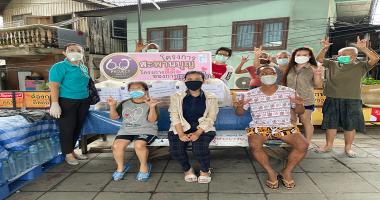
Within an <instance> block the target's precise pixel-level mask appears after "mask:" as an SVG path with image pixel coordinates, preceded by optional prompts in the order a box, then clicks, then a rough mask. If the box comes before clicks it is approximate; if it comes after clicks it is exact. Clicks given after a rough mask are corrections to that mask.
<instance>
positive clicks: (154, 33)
mask: <svg viewBox="0 0 380 200" xmlns="http://www.w3.org/2000/svg"><path fill="white" fill-rule="evenodd" d="M147 38H148V41H149V42H150V43H156V44H158V46H160V48H161V51H169V52H170V51H171V52H173V51H178V52H181V51H187V26H172V27H160V28H148V29H147Z"/></svg>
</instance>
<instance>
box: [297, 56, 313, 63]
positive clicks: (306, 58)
mask: <svg viewBox="0 0 380 200" xmlns="http://www.w3.org/2000/svg"><path fill="white" fill-rule="evenodd" d="M309 60H310V58H309V56H296V57H295V59H294V61H295V62H296V63H297V64H304V63H307V62H309Z"/></svg>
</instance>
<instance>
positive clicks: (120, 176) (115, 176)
mask: <svg viewBox="0 0 380 200" xmlns="http://www.w3.org/2000/svg"><path fill="white" fill-rule="evenodd" d="M128 170H129V165H128V164H125V167H124V171H122V172H118V171H116V172H114V173H113V174H112V179H113V180H114V181H120V180H122V179H123V178H124V175H125V173H127V172H128Z"/></svg>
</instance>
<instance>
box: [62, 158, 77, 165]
mask: <svg viewBox="0 0 380 200" xmlns="http://www.w3.org/2000/svg"><path fill="white" fill-rule="evenodd" d="M65 161H66V162H67V164H69V165H73V166H75V165H79V161H78V160H77V159H75V158H68V157H67V156H66V158H65Z"/></svg>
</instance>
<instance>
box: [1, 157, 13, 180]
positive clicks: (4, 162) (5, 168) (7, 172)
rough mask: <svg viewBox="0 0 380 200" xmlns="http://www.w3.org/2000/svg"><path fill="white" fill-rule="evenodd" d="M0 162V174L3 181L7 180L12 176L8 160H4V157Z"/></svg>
mask: <svg viewBox="0 0 380 200" xmlns="http://www.w3.org/2000/svg"><path fill="white" fill-rule="evenodd" d="M1 164H2V169H1V176H2V177H3V179H4V180H5V181H8V180H9V179H10V178H11V177H12V175H11V171H10V168H9V163H8V160H5V159H4V160H2V161H1Z"/></svg>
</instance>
